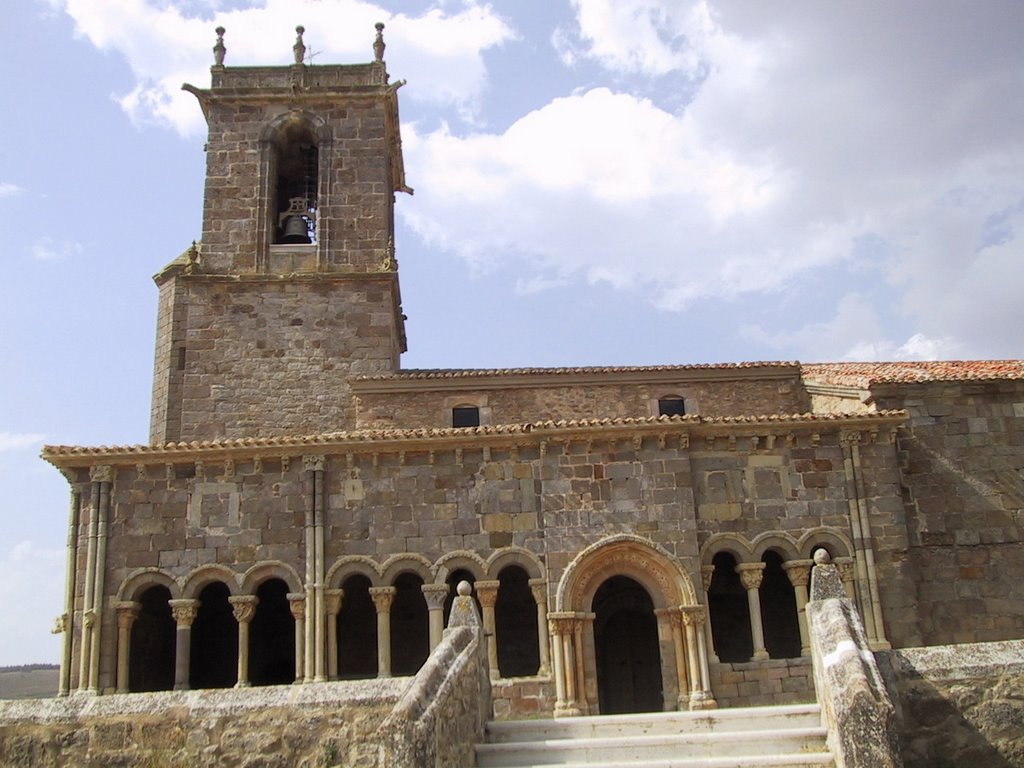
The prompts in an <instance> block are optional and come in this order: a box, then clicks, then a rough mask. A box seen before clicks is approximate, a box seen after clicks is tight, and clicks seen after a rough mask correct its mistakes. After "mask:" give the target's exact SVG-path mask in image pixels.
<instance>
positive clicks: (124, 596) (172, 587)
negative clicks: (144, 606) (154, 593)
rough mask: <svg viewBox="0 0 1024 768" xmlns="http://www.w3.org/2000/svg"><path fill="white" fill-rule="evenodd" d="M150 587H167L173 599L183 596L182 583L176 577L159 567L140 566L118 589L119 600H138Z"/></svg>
mask: <svg viewBox="0 0 1024 768" xmlns="http://www.w3.org/2000/svg"><path fill="white" fill-rule="evenodd" d="M150 587H167V590H168V591H169V592H170V593H171V599H172V600H175V599H177V598H179V597H181V585H180V584H178V582H177V581H175V579H174V577H173V576H171V575H170V574H168V573H165V572H164V571H162V570H160V569H159V568H140V569H139V570H137V571H132V572H131V573H129V574H128V575H127V576H126V577H125V579H124V581H122V582H121V586H120V587H119V588H118V590H117V599H118V600H119V601H125V600H138V598H139V596H140V595H141V594H142V593H143V592H145V591H146V590H147V589H149V588H150Z"/></svg>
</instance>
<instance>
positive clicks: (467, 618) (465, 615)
mask: <svg viewBox="0 0 1024 768" xmlns="http://www.w3.org/2000/svg"><path fill="white" fill-rule="evenodd" d="M455 591H456V592H457V593H458V594H457V596H456V598H455V600H453V601H452V612H451V614H450V615H449V617H448V628H449V629H451V628H452V627H479V626H480V614H479V613H477V610H476V602H475V601H474V600H473V598H472V594H473V587H472V586H471V585H470V583H469V582H468V581H460V582H459V585H458V587H456V588H455Z"/></svg>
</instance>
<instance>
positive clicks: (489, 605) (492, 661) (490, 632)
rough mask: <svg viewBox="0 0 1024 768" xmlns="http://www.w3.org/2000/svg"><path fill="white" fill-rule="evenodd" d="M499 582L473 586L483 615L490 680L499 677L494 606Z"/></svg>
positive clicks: (481, 582) (479, 582)
mask: <svg viewBox="0 0 1024 768" xmlns="http://www.w3.org/2000/svg"><path fill="white" fill-rule="evenodd" d="M500 586H501V582H499V581H478V582H477V583H476V584H474V585H473V588H474V589H475V590H476V596H477V599H478V600H479V601H480V607H481V608H483V613H484V635H485V636H486V637H487V666H488V668H489V671H490V675H491V680H497V679H498V678H499V677H501V671H500V670H499V669H498V637H497V635H496V633H495V622H494V604H495V603H496V602H497V600H498V588H499V587H500Z"/></svg>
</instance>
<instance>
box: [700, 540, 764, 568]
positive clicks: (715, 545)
mask: <svg viewBox="0 0 1024 768" xmlns="http://www.w3.org/2000/svg"><path fill="white" fill-rule="evenodd" d="M719 552H728V553H729V554H730V555H732V556H733V557H734V558H736V562H737V563H752V562H754V559H755V558H754V548H753V547H752V546H751V544H750V542H749V541H747V538H746V537H745V536H742V535H740V534H738V533H716V534H714V535H713V536H711V537H710V538H709V539H708V540H707V541H705V542H704V546H702V547H701V548H700V562H701V565H712V564H713V563H712V561H713V560H714V559H715V555H717V554H718V553H719Z"/></svg>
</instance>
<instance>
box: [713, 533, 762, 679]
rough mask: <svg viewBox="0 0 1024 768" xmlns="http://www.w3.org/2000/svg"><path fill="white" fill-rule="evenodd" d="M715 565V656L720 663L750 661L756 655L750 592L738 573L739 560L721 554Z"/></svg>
mask: <svg viewBox="0 0 1024 768" xmlns="http://www.w3.org/2000/svg"><path fill="white" fill-rule="evenodd" d="M711 562H712V563H714V566H715V570H714V572H713V574H712V576H711V588H710V589H709V590H708V608H709V610H710V613H711V638H712V641H713V642H714V644H715V653H716V654H717V655H718V660H719V661H725V662H743V661H750V659H751V657H752V656H753V655H754V640H753V635H752V634H751V632H750V608H749V606H748V604H747V590H746V589H744V588H743V584H741V583H740V576H739V574H738V573H736V558H735V557H733V556H732V555H731V554H729V553H728V552H719V553H718V554H716V555H715V557H714V559H713V560H712V561H711Z"/></svg>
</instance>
